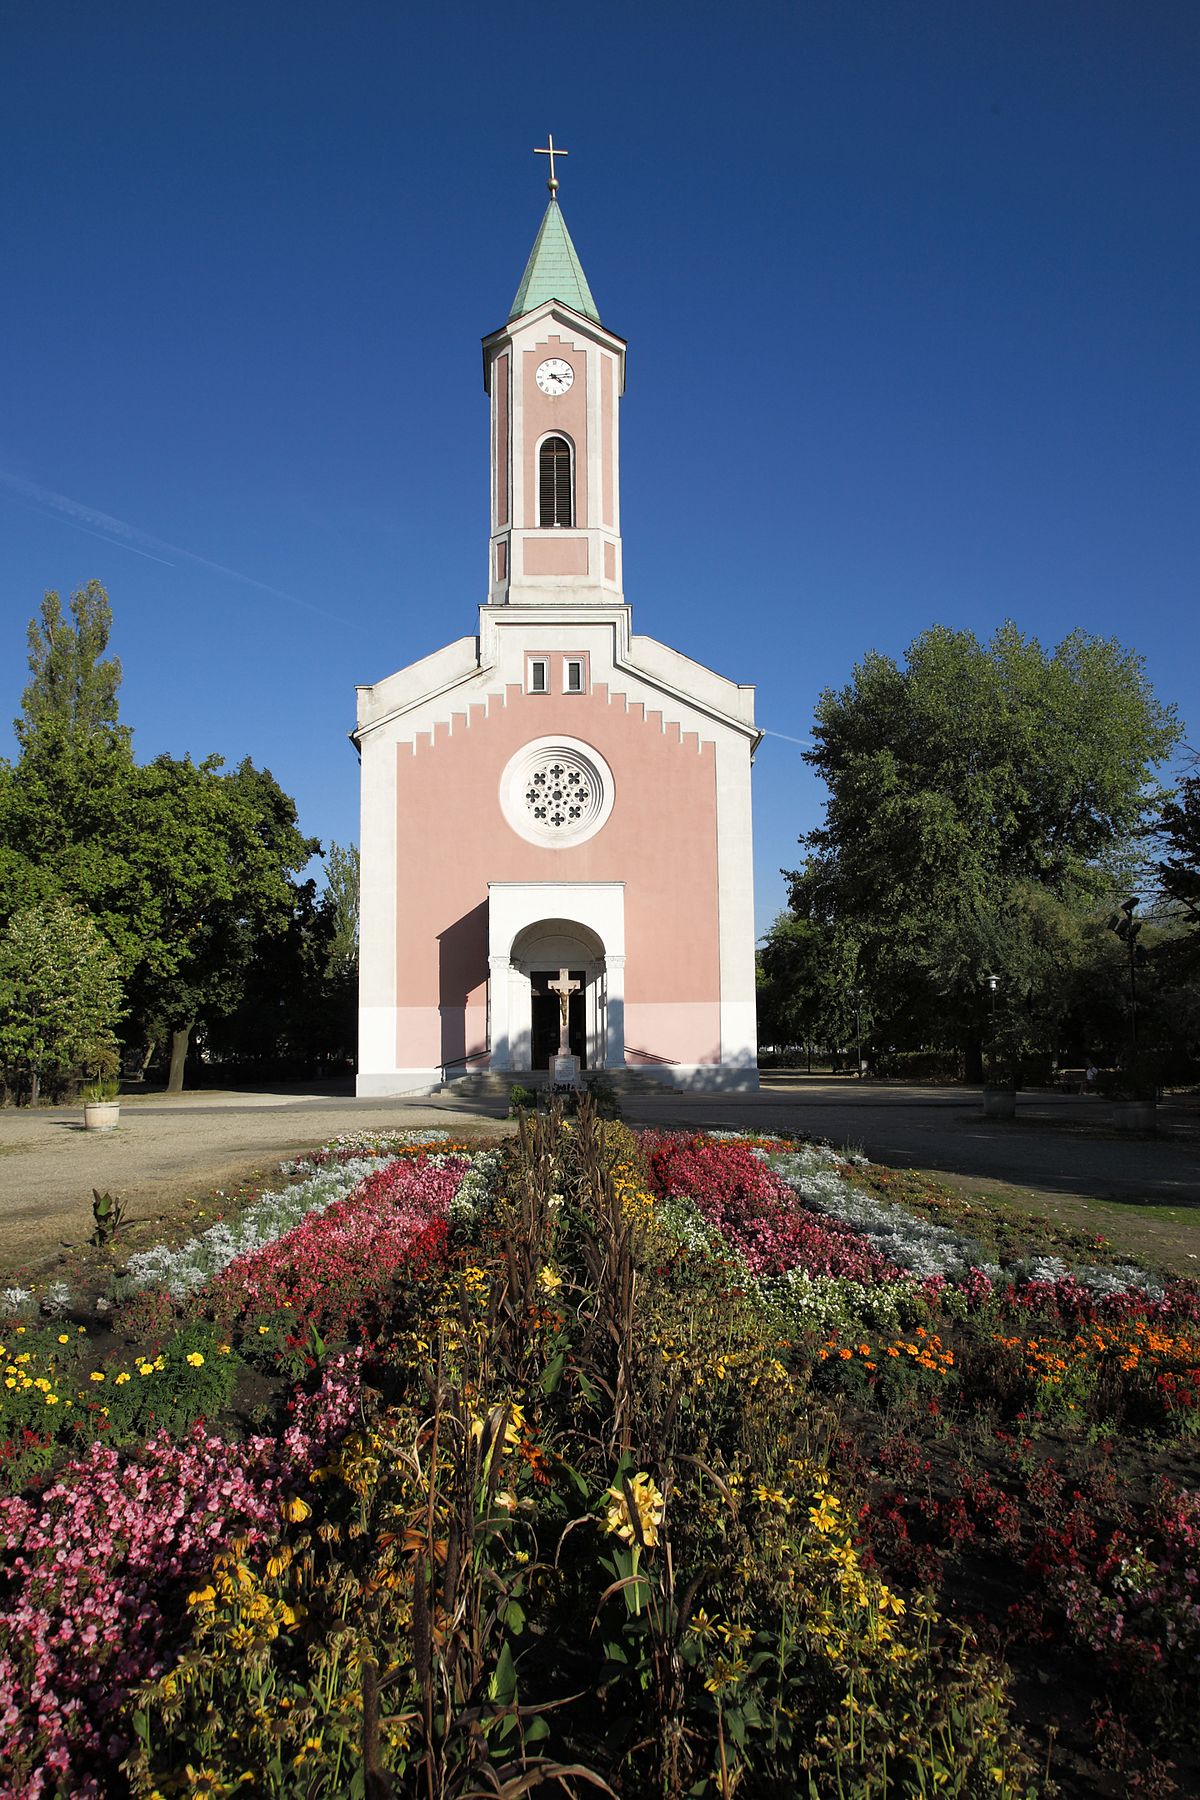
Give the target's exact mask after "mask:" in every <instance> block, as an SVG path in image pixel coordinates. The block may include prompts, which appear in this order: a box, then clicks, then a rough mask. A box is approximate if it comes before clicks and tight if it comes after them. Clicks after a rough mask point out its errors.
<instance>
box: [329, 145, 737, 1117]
mask: <svg viewBox="0 0 1200 1800" xmlns="http://www.w3.org/2000/svg"><path fill="white" fill-rule="evenodd" d="M548 154H550V182H549V187H550V203H549V205H548V206H547V208H546V213H545V217H544V218H543V220H542V223H541V227H540V229H539V231H538V234H537V237H536V239H535V241H534V245H533V249H532V251H531V253H530V256H529V260H528V262H527V264H526V266H525V272H524V274H523V275H522V277H521V281H520V285H519V286H518V288H517V292H516V298H515V299H514V301H513V303H512V307H511V310H510V312H509V315H508V318H507V320H506V322H505V323H504V325H502V326H501V327H500V329H499V330H498V331H493V332H492V333H491V334H490V335H489V336H487V337H485V338H484V340H483V383H484V389H485V391H486V393H487V396H488V403H489V407H490V483H491V536H490V541H489V543H488V546H487V555H488V590H487V600H486V602H485V603H484V604H483V605H482V606H480V608H479V628H478V631H477V632H476V633H473V634H471V635H469V636H467V637H460V638H457V639H456V640H455V641H454V642H453V643H452V644H447V645H446V646H445V648H444V649H441V650H437V651H435V652H434V653H433V655H431V656H426V657H423V658H422V659H421V660H420V661H419V662H415V663H411V664H410V665H409V666H408V667H407V668H404V669H400V670H399V671H398V672H397V673H396V674H394V675H389V676H387V677H386V678H385V679H384V680H382V681H377V682H375V683H374V684H373V685H372V686H370V687H360V688H359V689H358V724H357V728H356V730H355V731H354V733H353V739H354V742H355V744H356V745H357V747H358V750H359V754H360V758H361V779H362V824H361V880H362V891H361V922H360V931H361V947H360V1014H359V1061H358V1092H359V1093H360V1094H362V1095H388V1094H403V1093H420V1092H427V1091H429V1090H431V1089H432V1088H434V1087H436V1086H439V1085H440V1084H441V1083H443V1082H446V1081H453V1080H455V1079H456V1078H459V1077H462V1076H466V1075H470V1074H473V1073H477V1072H483V1071H488V1070H491V1071H494V1072H500V1073H509V1072H513V1073H529V1074H531V1075H534V1076H537V1075H538V1074H539V1073H542V1072H545V1071H546V1070H547V1069H548V1068H549V1066H550V1064H551V1062H552V1060H553V1058H554V1056H555V1053H556V1052H558V1051H559V1050H560V1049H562V1048H563V1047H564V1046H565V1044H566V1043H567V1041H568V1040H569V1048H570V1051H571V1052H572V1053H573V1054H574V1056H575V1057H577V1058H578V1062H579V1065H580V1066H581V1069H582V1071H583V1076H584V1079H586V1073H587V1071H589V1070H592V1071H594V1070H605V1071H610V1072H611V1071H620V1070H627V1069H641V1070H643V1071H645V1072H646V1073H648V1074H651V1075H654V1076H655V1077H656V1078H658V1079H660V1080H662V1081H664V1082H667V1083H669V1084H671V1085H673V1086H675V1087H679V1088H754V1087H757V1086H758V1072H757V1063H756V1055H757V1052H756V1040H755V1003H754V908H753V881H752V870H751V835H750V764H751V759H752V757H753V755H754V751H755V749H756V747H757V745H758V742H759V734H758V732H757V731H756V730H755V726H754V689H753V688H752V687H747V686H744V685H742V684H739V683H737V682H733V681H728V680H726V679H725V678H724V677H723V676H721V675H716V674H714V673H713V672H712V671H711V670H710V669H707V668H705V667H703V666H702V665H701V664H700V663H697V662H693V661H692V660H691V658H690V657H688V656H685V655H683V654H682V653H681V652H680V651H678V650H672V649H669V648H668V646H667V645H665V644H660V643H657V642H656V641H655V640H654V639H653V638H649V637H642V636H639V635H638V634H636V633H635V632H634V631H633V627H632V621H631V617H630V608H629V605H628V603H627V602H626V599H625V589H624V570H623V564H622V552H621V479H620V477H621V443H620V403H621V397H622V395H623V393H624V390H625V343H624V340H623V339H621V338H619V337H617V336H616V334H615V333H614V332H612V331H610V330H609V329H608V328H607V327H606V326H605V325H604V324H602V323H601V319H600V314H599V311H598V309H597V306H596V303H595V301H594V300H593V298H592V292H591V289H590V287H589V286H588V282H587V279H586V277H585V275H584V272H583V269H582V267H581V265H580V262H579V258H578V256H577V255H576V252H575V247H574V245H573V244H572V242H571V238H570V235H569V233H568V231H567V227H566V222H565V220H564V218H563V215H562V211H561V209H560V207H559V204H558V199H557V189H558V181H557V180H556V179H555V175H554V159H555V157H557V156H561V155H564V154H565V152H563V151H559V150H555V149H554V143H553V139H551V140H550V150H549V152H548ZM480 549H481V551H482V549H483V546H482V545H481V546H480Z"/></svg>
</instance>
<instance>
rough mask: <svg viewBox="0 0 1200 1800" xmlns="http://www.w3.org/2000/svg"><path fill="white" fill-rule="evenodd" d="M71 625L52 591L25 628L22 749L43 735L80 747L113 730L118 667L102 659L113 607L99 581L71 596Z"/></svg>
mask: <svg viewBox="0 0 1200 1800" xmlns="http://www.w3.org/2000/svg"><path fill="white" fill-rule="evenodd" d="M70 610H71V620H72V621H73V623H68V621H67V620H66V619H65V618H64V617H63V610H62V601H61V600H60V599H59V596H58V595H57V593H55V592H54V591H53V589H51V590H49V591H48V592H47V593H46V595H45V596H44V598H43V600H42V607H41V616H40V618H39V619H32V620H31V621H30V625H29V669H30V680H29V685H28V686H27V687H26V689H25V691H24V693H23V694H22V696H21V717H20V718H19V719H18V720H17V721H16V732H17V738H18V740H19V742H20V743H21V745H22V746H25V745H27V744H29V743H30V742H32V741H33V739H34V738H36V737H38V736H39V735H42V734H45V733H51V732H52V733H57V734H60V735H61V736H62V737H64V738H65V739H67V740H68V741H69V742H73V743H78V742H80V741H81V740H83V739H86V738H89V737H93V736H97V735H105V734H108V735H111V734H113V733H115V732H116V731H117V730H118V729H119V727H118V725H117V689H118V688H119V687H120V685H121V664H120V662H119V661H118V660H117V658H116V657H115V656H113V657H106V656H105V654H104V652H105V651H106V650H107V648H108V638H109V633H110V632H111V630H112V607H111V606H110V605H109V601H108V595H107V594H106V592H105V591H104V589H103V587H102V586H101V585H100V583H99V582H98V581H89V582H88V584H87V586H86V587H85V588H80V589H78V590H77V591H76V592H75V593H74V594H72V595H71V600H70Z"/></svg>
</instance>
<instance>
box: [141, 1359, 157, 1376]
mask: <svg viewBox="0 0 1200 1800" xmlns="http://www.w3.org/2000/svg"><path fill="white" fill-rule="evenodd" d="M153 1373H154V1364H153V1363H148V1362H141V1363H139V1364H138V1374H139V1375H153Z"/></svg>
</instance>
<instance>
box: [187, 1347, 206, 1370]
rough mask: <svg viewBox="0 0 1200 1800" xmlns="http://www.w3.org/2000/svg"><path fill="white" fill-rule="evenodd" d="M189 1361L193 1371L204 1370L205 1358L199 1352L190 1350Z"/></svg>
mask: <svg viewBox="0 0 1200 1800" xmlns="http://www.w3.org/2000/svg"><path fill="white" fill-rule="evenodd" d="M187 1361H188V1362H190V1363H191V1365H192V1367H193V1369H202V1368H203V1367H204V1358H203V1357H202V1356H201V1354H200V1352H199V1351H198V1350H189V1351H188V1354H187Z"/></svg>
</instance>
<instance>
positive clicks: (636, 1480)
mask: <svg viewBox="0 0 1200 1800" xmlns="http://www.w3.org/2000/svg"><path fill="white" fill-rule="evenodd" d="M629 1495H630V1498H632V1501H633V1509H634V1514H635V1515H636V1518H637V1526H636V1527H635V1525H634V1520H633V1516H631V1514H630V1510H629V1500H628V1499H626V1495H625V1489H624V1488H623V1487H619V1488H616V1487H611V1488H609V1490H608V1498H610V1499H611V1500H612V1505H611V1506H610V1507H609V1509H608V1512H607V1513H606V1515H605V1519H604V1529H605V1531H607V1532H608V1533H609V1535H610V1536H611V1537H619V1538H620V1539H621V1540H622V1542H623V1543H626V1544H632V1543H634V1542H636V1541H637V1538H638V1532H639V1529H640V1534H641V1541H642V1543H644V1544H645V1545H646V1546H647V1548H650V1547H651V1546H653V1545H654V1544H657V1542H658V1528H659V1526H660V1525H661V1524H662V1518H663V1497H662V1494H661V1493H660V1492H659V1490H658V1488H657V1487H655V1485H654V1482H653V1481H652V1480H651V1478H650V1476H649V1475H647V1474H646V1473H645V1472H644V1471H643V1472H641V1473H639V1474H637V1475H635V1476H634V1477H633V1478H632V1480H631V1481H630V1483H629Z"/></svg>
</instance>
